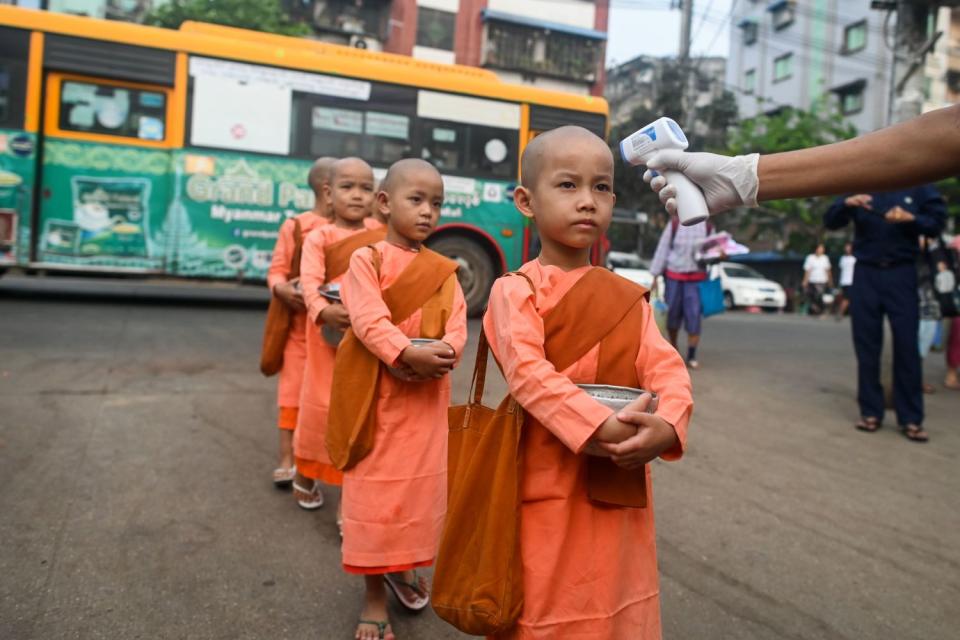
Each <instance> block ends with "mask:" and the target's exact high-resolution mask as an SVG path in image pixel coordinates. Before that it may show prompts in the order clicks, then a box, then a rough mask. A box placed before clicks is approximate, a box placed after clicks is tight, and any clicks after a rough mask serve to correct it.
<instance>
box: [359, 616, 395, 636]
mask: <svg viewBox="0 0 960 640" xmlns="http://www.w3.org/2000/svg"><path fill="white" fill-rule="evenodd" d="M359 622H360V624H368V625H370V626H371V627H376V628H377V632H378V633H379V636H378V637H379V638H380V640H384V637H385V636H386V634H387V627H389V626H390V621H389V620H363V619H361V620H360V621H359ZM390 631H391V633H393V630H392V629H391V630H390Z"/></svg>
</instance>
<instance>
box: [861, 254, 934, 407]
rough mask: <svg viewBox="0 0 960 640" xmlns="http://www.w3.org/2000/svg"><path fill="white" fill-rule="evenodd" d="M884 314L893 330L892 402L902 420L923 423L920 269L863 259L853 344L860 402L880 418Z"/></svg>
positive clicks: (882, 403) (882, 402) (910, 265)
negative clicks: (880, 264)
mask: <svg viewBox="0 0 960 640" xmlns="http://www.w3.org/2000/svg"><path fill="white" fill-rule="evenodd" d="M884 315H886V316H887V317H888V318H889V319H890V328H891V330H892V332H893V406H894V408H895V409H896V412H897V423H898V424H900V425H904V424H923V370H922V368H921V363H920V350H919V340H918V333H919V330H920V311H919V300H918V297H917V269H916V267H915V266H914V265H913V264H910V263H905V264H902V265H897V266H892V267H886V268H883V267H878V266H875V265H869V264H865V263H861V262H858V263H857V267H856V269H855V270H854V272H853V287H852V288H851V296H850V319H851V326H852V328H853V347H854V350H855V351H856V353H857V402H859V404H860V415H862V416H865V417H872V418H881V419H882V418H883V413H884V397H883V386H882V385H881V383H880V352H881V350H882V348H883V316H884Z"/></svg>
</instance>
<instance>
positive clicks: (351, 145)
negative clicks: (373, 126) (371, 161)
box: [310, 107, 363, 158]
mask: <svg viewBox="0 0 960 640" xmlns="http://www.w3.org/2000/svg"><path fill="white" fill-rule="evenodd" d="M310 122H311V128H312V132H311V134H310V153H311V155H314V156H333V157H334V158H345V157H347V156H359V155H360V153H361V151H360V149H361V145H360V143H361V141H362V139H363V111H358V110H356V109H339V108H335V107H314V108H313V111H312V114H311V118H310Z"/></svg>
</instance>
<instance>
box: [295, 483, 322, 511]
mask: <svg viewBox="0 0 960 640" xmlns="http://www.w3.org/2000/svg"><path fill="white" fill-rule="evenodd" d="M293 497H294V499H295V500H296V501H297V504H298V505H300V508H301V509H305V510H306V511H316V510H317V509H319V508H320V507H322V506H323V493H321V491H320V483H319V482H314V483H313V488H312V489H304V488H303V487H301V486H300V485H299V484H297V481H296V480H294V481H293Z"/></svg>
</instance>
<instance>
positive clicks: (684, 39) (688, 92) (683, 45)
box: [678, 0, 697, 133]
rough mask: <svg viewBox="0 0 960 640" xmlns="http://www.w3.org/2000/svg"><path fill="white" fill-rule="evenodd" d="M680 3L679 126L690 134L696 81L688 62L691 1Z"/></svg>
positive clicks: (691, 25)
mask: <svg viewBox="0 0 960 640" xmlns="http://www.w3.org/2000/svg"><path fill="white" fill-rule="evenodd" d="M679 2H680V10H681V12H682V13H681V17H680V55H679V56H678V62H679V65H680V72H681V73H682V74H683V104H682V105H681V109H682V113H683V116H682V120H683V122H682V123H681V125H682V126H683V128H684V129H686V130H687V131H688V132H690V133H695V131H694V128H695V127H694V119H695V118H696V108H697V99H696V95H697V94H696V88H697V79H696V78H695V77H694V75H695V74H694V69H693V64H691V62H690V39H691V38H692V37H693V33H692V29H693V0H679Z"/></svg>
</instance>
